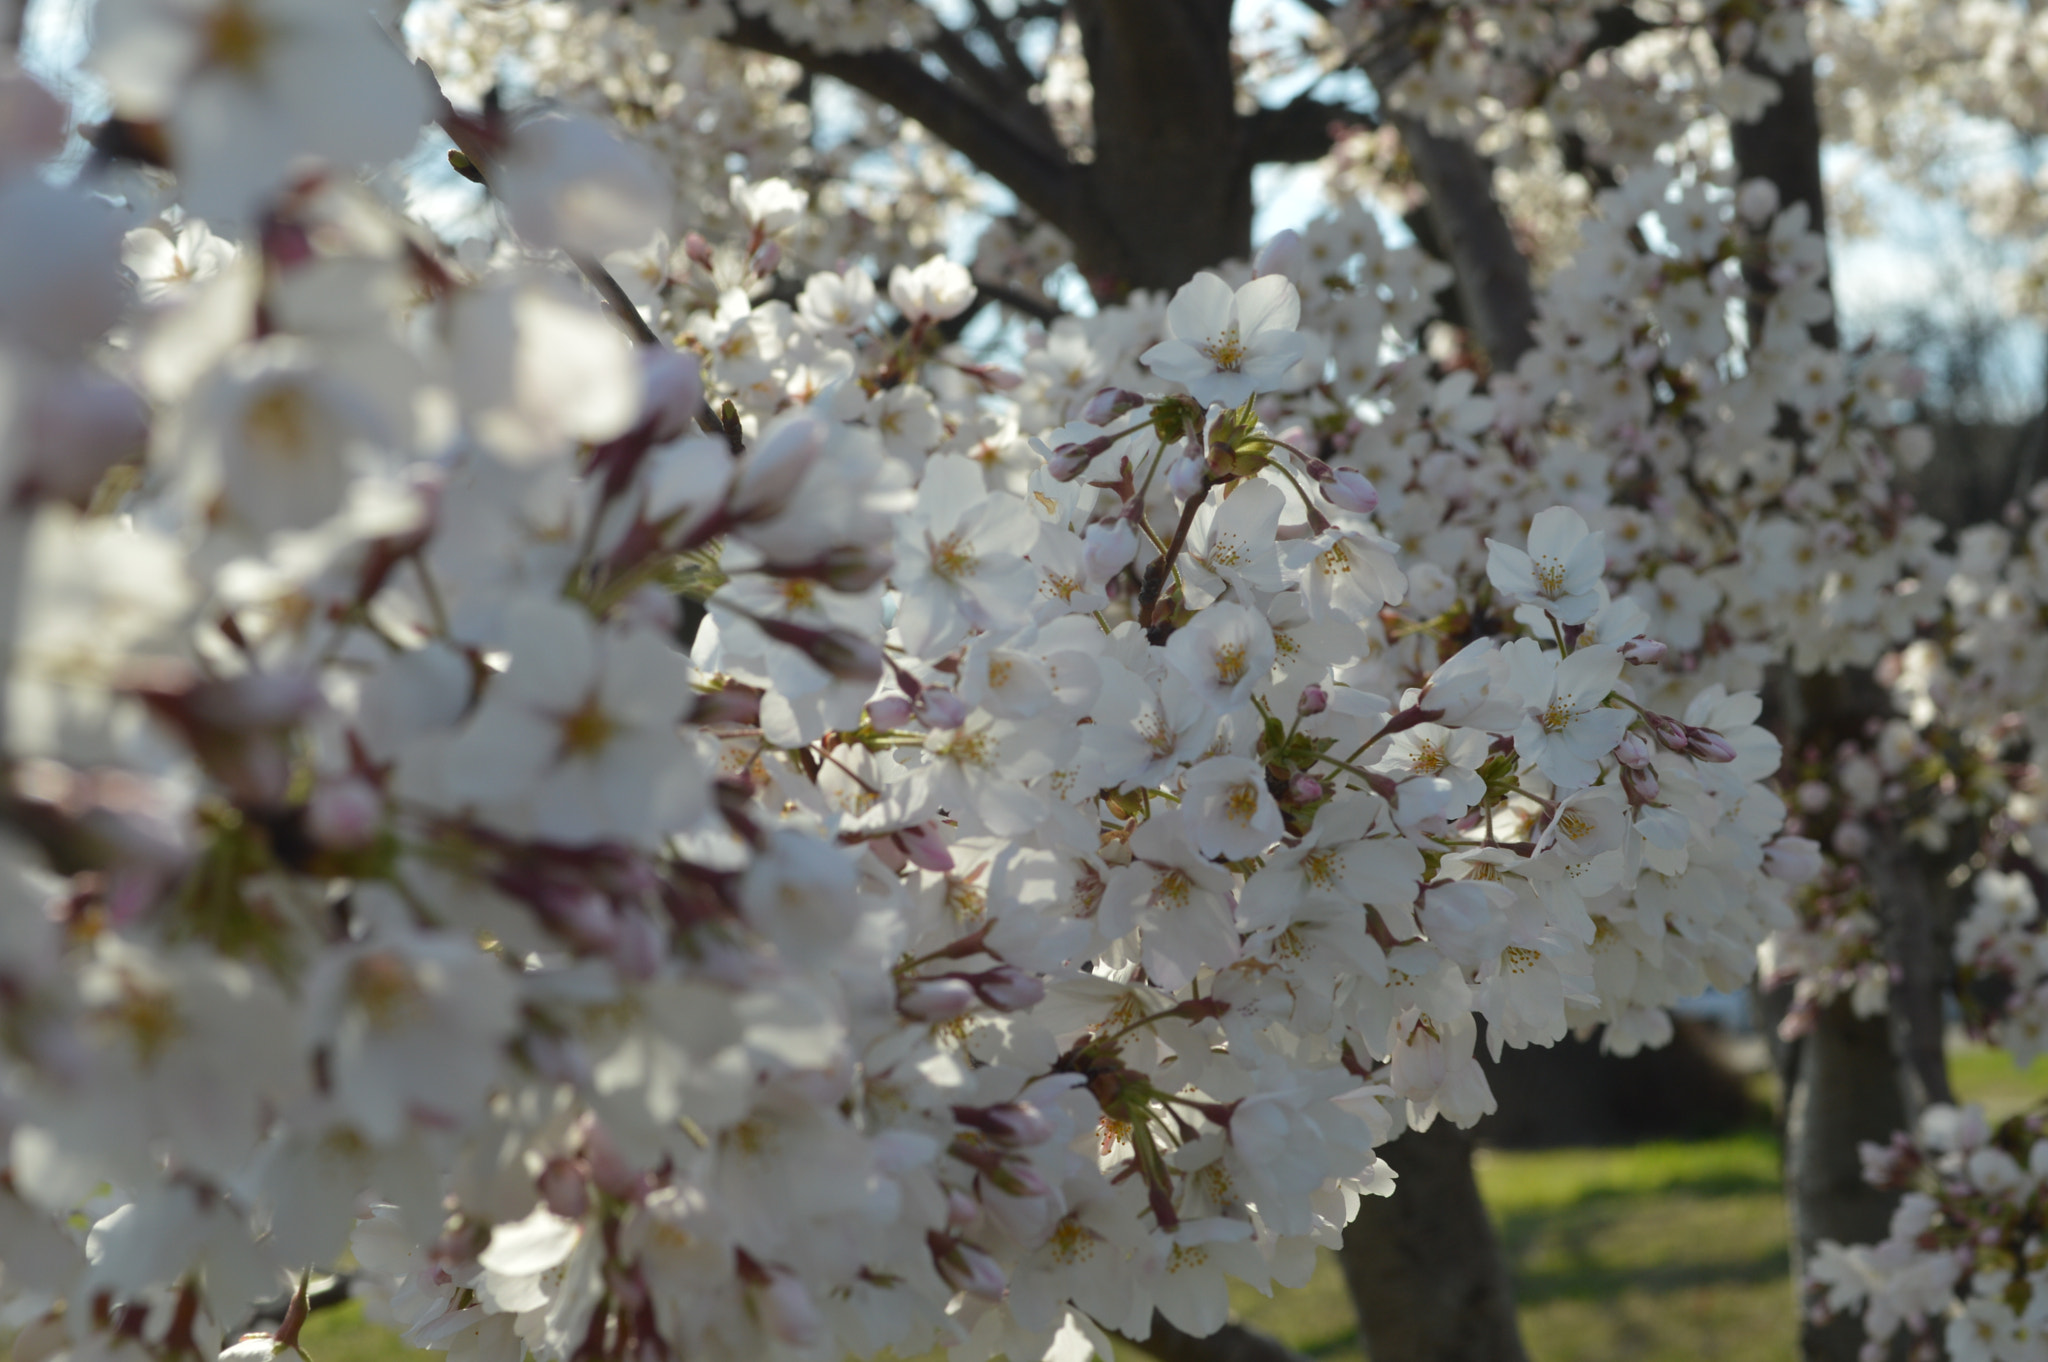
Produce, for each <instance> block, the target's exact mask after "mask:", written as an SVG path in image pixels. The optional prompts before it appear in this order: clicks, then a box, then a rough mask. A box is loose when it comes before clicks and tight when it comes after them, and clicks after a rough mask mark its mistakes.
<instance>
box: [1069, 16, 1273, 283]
mask: <svg viewBox="0 0 2048 1362" xmlns="http://www.w3.org/2000/svg"><path fill="white" fill-rule="evenodd" d="M1230 10H1231V0H1075V3H1074V4H1073V6H1072V7H1071V10H1070V13H1071V14H1072V15H1073V17H1074V19H1075V22H1076V23H1077V24H1078V25H1079V27H1080V32H1081V47H1082V51H1083V53H1084V55H1085V56H1086V57H1087V60H1088V80H1089V83H1090V85H1091V86H1092V87H1093V90H1094V113H1095V161H1094V164H1093V165H1092V166H1090V167H1089V170H1088V176H1087V185H1088V190H1087V193H1088V197H1089V200H1090V207H1091V208H1092V209H1093V211H1094V215H1095V217H1096V218H1097V220H1098V221H1099V222H1100V223H1102V224H1103V225H1104V227H1105V228H1106V231H1105V232H1104V233H1103V234H1102V239H1101V240H1100V241H1097V242H1089V243H1086V244H1084V243H1082V242H1080V241H1078V240H1077V241H1076V246H1077V247H1078V248H1079V249H1080V255H1081V259H1080V267H1081V272H1082V273H1083V274H1084V275H1085V276H1087V278H1088V281H1089V283H1090V285H1091V286H1092V287H1093V288H1094V290H1095V294H1096V296H1097V297H1098V298H1102V299H1104V300H1108V299H1112V298H1115V297H1118V296H1121V295H1122V294H1124V293H1126V292H1128V291H1129V290H1131V289H1134V288H1151V289H1172V288H1178V287H1179V286H1180V285H1181V284H1184V283H1186V282H1187V281H1188V278H1189V277H1190V276H1191V275H1193V274H1194V273H1195V272H1196V271H1197V270H1205V269H1212V268H1214V267H1215V266H1216V265H1217V264H1219V263H1220V262H1222V261H1225V260H1228V259H1231V258H1232V257H1241V256H1244V255H1246V254H1248V253H1249V252H1250V250H1251V240H1252V177H1251V172H1252V166H1251V162H1250V160H1249V159H1248V156H1249V152H1248V150H1247V145H1246V144H1247V128H1246V124H1245V120H1244V119H1242V118H1241V117H1239V115H1238V112H1237V107H1236V102H1235V91H1236V83H1235V81H1234V79H1233V77H1232V74H1231V70H1230ZM1091 248H1092V249H1091Z"/></svg>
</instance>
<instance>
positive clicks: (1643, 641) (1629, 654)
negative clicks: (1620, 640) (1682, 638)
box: [1621, 634, 1671, 667]
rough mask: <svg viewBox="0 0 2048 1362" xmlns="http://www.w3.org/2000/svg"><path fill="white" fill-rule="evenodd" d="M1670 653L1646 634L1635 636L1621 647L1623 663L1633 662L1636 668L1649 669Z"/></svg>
mask: <svg viewBox="0 0 2048 1362" xmlns="http://www.w3.org/2000/svg"><path fill="white" fill-rule="evenodd" d="M1669 651H1671V650H1670V649H1669V648H1668V647H1666V646H1665V645H1664V644H1663V643H1662V642H1661V641H1659V640H1657V639H1654V638H1651V637H1650V636H1649V635H1647V634H1637V635H1636V636H1635V637H1634V638H1632V639H1630V640H1629V641H1628V642H1626V643H1624V644H1622V645H1621V656H1622V660H1623V661H1624V662H1633V663H1635V664H1636V665H1637V666H1638V667H1651V666H1655V665H1656V664H1657V663H1659V662H1662V661H1663V660H1664V654H1665V653H1667V652H1669Z"/></svg>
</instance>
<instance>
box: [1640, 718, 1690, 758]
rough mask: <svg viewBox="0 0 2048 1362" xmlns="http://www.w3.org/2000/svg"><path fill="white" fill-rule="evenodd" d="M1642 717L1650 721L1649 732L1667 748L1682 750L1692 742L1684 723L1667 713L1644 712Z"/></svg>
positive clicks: (1676, 750) (1675, 750)
mask: <svg viewBox="0 0 2048 1362" xmlns="http://www.w3.org/2000/svg"><path fill="white" fill-rule="evenodd" d="M1643 717H1644V718H1646V719H1648V720H1649V722H1650V732H1651V734H1652V735H1654V736H1655V737H1656V739H1657V741H1658V742H1659V743H1661V744H1663V745H1664V747H1665V748H1666V749H1667V750H1669V751H1672V752H1683V751H1685V750H1686V749H1687V747H1688V745H1689V744H1690V743H1691V742H1692V738H1691V736H1690V735H1689V734H1688V733H1687V732H1686V727H1685V725H1684V724H1682V723H1680V722H1678V720H1676V719H1674V718H1672V717H1671V716H1670V715H1669V714H1646V715H1644V716H1643Z"/></svg>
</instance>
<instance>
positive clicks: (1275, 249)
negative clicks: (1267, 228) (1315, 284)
mask: <svg viewBox="0 0 2048 1362" xmlns="http://www.w3.org/2000/svg"><path fill="white" fill-rule="evenodd" d="M1307 267H1308V244H1307V243H1306V242H1304V241H1303V240H1302V239H1301V233H1299V232H1297V231H1295V230H1294V229H1293V228H1292V227H1287V228H1283V229H1282V230H1280V231H1278V232H1275V233H1274V234H1273V236H1272V237H1271V238H1269V239H1268V240H1267V242H1266V244H1265V245H1263V246H1261V247H1259V254H1258V258H1257V259H1255V260H1253V261H1252V274H1253V275H1254V276H1262V275H1268V274H1282V275H1286V276H1288V277H1289V278H1293V277H1295V276H1297V275H1299V274H1301V273H1302V271H1304V270H1305V269H1307Z"/></svg>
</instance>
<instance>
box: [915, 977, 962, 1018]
mask: <svg viewBox="0 0 2048 1362" xmlns="http://www.w3.org/2000/svg"><path fill="white" fill-rule="evenodd" d="M973 1006H974V985H972V984H970V983H968V982H967V981H966V980H965V979H961V978H959V977H957V976H955V975H951V974H948V975H945V976H943V977H941V978H937V979H910V980H906V981H904V982H903V983H902V984H900V985H898V986H897V989H896V1010H897V1011H898V1012H901V1013H902V1014H903V1015H904V1016H906V1017H909V1018H911V1019H912V1020H914V1021H951V1020H952V1019H953V1018H955V1017H958V1016H961V1015H962V1014H964V1013H965V1012H966V1011H967V1009H969V1008H971V1007H973Z"/></svg>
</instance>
